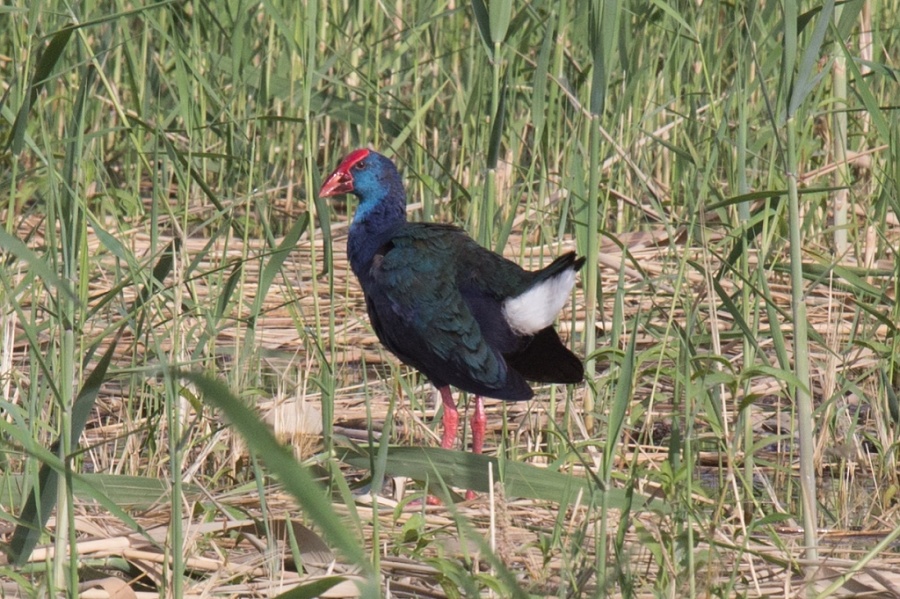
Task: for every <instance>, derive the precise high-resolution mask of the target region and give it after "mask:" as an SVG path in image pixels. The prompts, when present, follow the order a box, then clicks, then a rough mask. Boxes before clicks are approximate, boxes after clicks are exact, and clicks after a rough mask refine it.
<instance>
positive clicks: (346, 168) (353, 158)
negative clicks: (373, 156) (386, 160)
mask: <svg viewBox="0 0 900 599" xmlns="http://www.w3.org/2000/svg"><path fill="white" fill-rule="evenodd" d="M368 155H369V150H367V149H365V148H360V149H359V150H354V151H353V152H350V153H349V154H348V155H347V157H346V158H344V160H343V161H342V162H341V164H340V165H338V167H337V168H336V169H334V172H333V173H331V174H330V175H328V177H327V178H326V179H325V183H323V184H322V189H320V190H319V197H320V198H330V197H331V196H339V195H342V194H345V193H350V192H352V191H353V175H352V174H351V173H350V169H351V168H352V167H353V165H354V164H356V163H357V162H359V161H361V160H363V159H364V158H365V157H366V156H368Z"/></svg>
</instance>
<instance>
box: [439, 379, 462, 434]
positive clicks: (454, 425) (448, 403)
mask: <svg viewBox="0 0 900 599" xmlns="http://www.w3.org/2000/svg"><path fill="white" fill-rule="evenodd" d="M438 391H440V393H441V401H442V402H443V404H444V432H443V434H442V435H441V447H443V448H444V449H453V446H454V445H455V444H456V434H457V430H458V429H459V410H457V409H456V402H455V401H453V395H452V394H451V393H450V387H441V388H440V389H438Z"/></svg>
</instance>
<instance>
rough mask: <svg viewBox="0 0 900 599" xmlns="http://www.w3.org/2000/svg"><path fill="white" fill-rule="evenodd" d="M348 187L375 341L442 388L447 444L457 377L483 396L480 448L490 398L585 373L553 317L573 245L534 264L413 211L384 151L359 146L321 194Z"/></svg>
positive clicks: (478, 418) (352, 243)
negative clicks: (355, 201)
mask: <svg viewBox="0 0 900 599" xmlns="http://www.w3.org/2000/svg"><path fill="white" fill-rule="evenodd" d="M345 193H352V194H354V195H356V196H357V197H358V198H359V207H358V209H357V210H356V214H355V216H354V217H353V222H352V223H351V225H350V236H349V238H348V240H347V254H348V256H349V259H350V266H351V268H352V269H353V272H354V273H356V276H357V278H358V279H359V283H360V285H361V286H362V289H363V293H364V294H365V297H366V307H367V308H368V312H369V318H370V319H371V321H372V328H374V329H375V333H376V334H377V335H378V339H379V340H381V342H382V343H383V344H384V345H385V346H386V347H387V348H388V349H389V350H390V351H391V352H392V353H393V354H394V355H396V356H397V357H398V358H400V360H401V361H403V362H404V363H406V364H408V365H410V366H412V367H414V368H416V369H418V370H419V371H421V372H422V373H423V374H424V375H425V376H427V377H428V378H429V379H430V380H431V382H432V383H433V384H434V385H435V386H436V387H437V388H438V390H439V391H440V394H441V399H442V401H443V404H444V419H443V423H444V432H443V436H442V440H441V447H444V448H445V449H449V448H451V447H452V446H453V444H454V442H455V440H456V436H457V427H458V425H459V412H458V411H457V409H456V403H455V402H454V401H453V396H452V395H451V394H450V385H453V386H455V387H457V388H459V389H462V390H464V391H468V392H469V393H473V394H474V395H475V410H474V415H473V416H472V451H474V452H475V453H481V450H482V447H483V445H484V434H485V425H486V418H485V413H484V403H483V401H482V396H486V397H493V398H497V399H505V400H513V401H516V400H524V399H531V397H532V396H533V395H534V393H533V392H532V390H531V387H529V386H528V383H526V382H525V381H526V380H530V381H537V382H542V383H578V382H580V381H581V380H582V379H583V377H584V368H583V366H582V364H581V361H580V360H579V359H578V358H577V357H576V356H575V355H574V354H573V353H572V352H570V351H569V350H568V349H566V347H565V346H564V345H563V344H562V342H561V341H560V339H559V336H558V335H557V334H556V331H555V330H554V329H553V321H554V320H555V319H556V315H557V314H558V313H559V311H560V310H561V309H562V307H563V305H564V304H565V303H566V301H567V299H568V297H569V292H570V291H571V290H572V286H573V285H574V284H575V273H576V271H578V269H580V268H581V267H582V265H583V264H584V258H577V257H576V256H575V253H574V252H570V253H567V254H564V255H562V256H560V257H559V258H557V259H556V260H554V261H553V262H552V263H551V264H550V265H549V266H547V267H546V268H544V269H542V270H538V271H534V272H530V271H527V270H523V269H522V268H521V267H520V266H518V265H517V264H515V263H514V262H511V261H510V260H507V259H506V258H503V257H502V256H499V255H497V254H495V253H494V252H491V251H490V250H487V249H485V248H483V247H481V246H479V245H478V244H477V243H475V241H474V240H473V239H472V238H470V237H469V236H468V235H466V233H465V232H464V231H463V230H462V229H460V228H458V227H454V226H451V225H444V224H433V223H410V222H407V221H406V193H405V192H404V190H403V183H402V181H401V179H400V174H399V173H398V172H397V168H396V167H395V166H394V164H393V163H392V162H391V161H390V160H389V159H388V158H386V157H385V156H382V155H381V154H378V153H377V152H373V151H370V150H366V149H359V150H356V151H354V152H351V153H350V154H349V155H348V156H347V157H346V158H344V160H343V162H341V164H340V166H338V167H337V169H336V170H335V171H334V172H333V173H331V174H330V175H329V176H328V178H327V179H325V183H324V184H323V185H322V189H321V190H320V191H319V196H320V197H323V198H324V197H330V196H336V195H341V194H345Z"/></svg>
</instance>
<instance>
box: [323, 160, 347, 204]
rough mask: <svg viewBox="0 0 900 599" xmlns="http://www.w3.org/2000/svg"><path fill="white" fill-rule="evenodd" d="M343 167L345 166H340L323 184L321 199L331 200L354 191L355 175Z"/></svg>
mask: <svg viewBox="0 0 900 599" xmlns="http://www.w3.org/2000/svg"><path fill="white" fill-rule="evenodd" d="M342 167H343V165H341V166H339V167H338V168H337V170H335V171H334V172H333V173H331V174H330V175H328V178H327V179H325V182H324V183H322V189H320V190H319V197H320V198H330V197H331V196H339V195H343V194H345V193H350V192H351V191H353V175H351V174H350V173H348V172H347V171H346V170H344V169H343V168H342Z"/></svg>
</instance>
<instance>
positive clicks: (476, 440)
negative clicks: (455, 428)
mask: <svg viewBox="0 0 900 599" xmlns="http://www.w3.org/2000/svg"><path fill="white" fill-rule="evenodd" d="M471 423H472V453H481V451H482V450H483V449H484V433H485V430H486V429H487V416H486V415H485V413H484V400H483V399H482V398H481V396H480V395H476V396H475V410H474V411H473V412H472V420H471Z"/></svg>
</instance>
